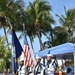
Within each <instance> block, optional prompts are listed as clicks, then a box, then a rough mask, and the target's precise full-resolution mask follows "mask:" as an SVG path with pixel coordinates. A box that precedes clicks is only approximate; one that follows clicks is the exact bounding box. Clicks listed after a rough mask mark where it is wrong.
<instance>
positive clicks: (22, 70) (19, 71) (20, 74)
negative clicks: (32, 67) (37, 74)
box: [18, 59, 26, 75]
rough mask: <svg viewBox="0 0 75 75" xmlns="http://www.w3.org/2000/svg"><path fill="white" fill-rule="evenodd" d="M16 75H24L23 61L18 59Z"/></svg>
mask: <svg viewBox="0 0 75 75" xmlns="http://www.w3.org/2000/svg"><path fill="white" fill-rule="evenodd" d="M18 75H26V67H25V65H24V60H23V59H20V66H19V69H18Z"/></svg>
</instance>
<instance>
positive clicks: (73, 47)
mask: <svg viewBox="0 0 75 75" xmlns="http://www.w3.org/2000/svg"><path fill="white" fill-rule="evenodd" d="M49 51H50V53H51V54H53V55H57V56H58V55H63V54H69V53H71V54H72V55H74V56H73V58H74V72H75V44H73V43H65V44H61V45H58V46H55V47H52V48H49V49H45V50H43V51H40V52H38V53H36V55H39V56H40V57H45V56H46V55H47V54H48V52H49Z"/></svg>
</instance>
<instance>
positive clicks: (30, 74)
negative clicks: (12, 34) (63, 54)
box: [18, 54, 74, 75]
mask: <svg viewBox="0 0 75 75" xmlns="http://www.w3.org/2000/svg"><path fill="white" fill-rule="evenodd" d="M52 57H53V55H51V54H47V64H46V65H44V64H43V63H41V57H39V56H37V57H36V65H34V67H30V66H27V67H26V66H25V65H24V60H21V61H20V66H19V68H18V75H54V74H55V70H56V67H57V66H56V62H55V60H52ZM62 70H63V72H64V73H66V75H74V68H73V67H72V66H71V65H70V63H69V61H66V62H65V66H64V67H63V69H62Z"/></svg>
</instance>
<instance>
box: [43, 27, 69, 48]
mask: <svg viewBox="0 0 75 75" xmlns="http://www.w3.org/2000/svg"><path fill="white" fill-rule="evenodd" d="M67 38H68V33H67V30H66V28H65V27H64V26H56V27H54V28H53V29H52V32H50V36H47V39H48V41H45V42H44V46H45V48H50V47H53V46H57V45H59V44H63V43H65V42H67V41H68V40H67Z"/></svg>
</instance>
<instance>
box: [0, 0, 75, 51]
mask: <svg viewBox="0 0 75 75" xmlns="http://www.w3.org/2000/svg"><path fill="white" fill-rule="evenodd" d="M24 1H25V5H26V6H27V5H28V2H29V1H30V2H33V0H24ZM47 1H48V2H49V3H50V5H51V6H52V11H51V14H52V16H53V17H54V20H55V21H56V24H55V26H57V25H60V24H59V21H58V17H56V16H55V15H56V14H59V15H61V14H64V6H65V7H66V9H67V10H68V9H71V8H75V4H74V3H75V0H47ZM0 35H4V31H3V29H0ZM19 35H20V34H19V33H17V36H19ZM8 38H9V39H8V40H9V42H11V35H10V34H8ZM27 39H28V43H29V46H30V49H31V45H30V40H29V38H28V37H27ZM45 40H47V39H46V37H44V36H43V37H42V41H43V42H44V41H45ZM23 41H24V40H23V39H21V40H20V43H21V45H22V46H23V44H24V43H23ZM33 46H34V50H35V52H38V51H39V49H40V47H39V41H38V38H35V40H34V43H33ZM31 50H32V49H31Z"/></svg>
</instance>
